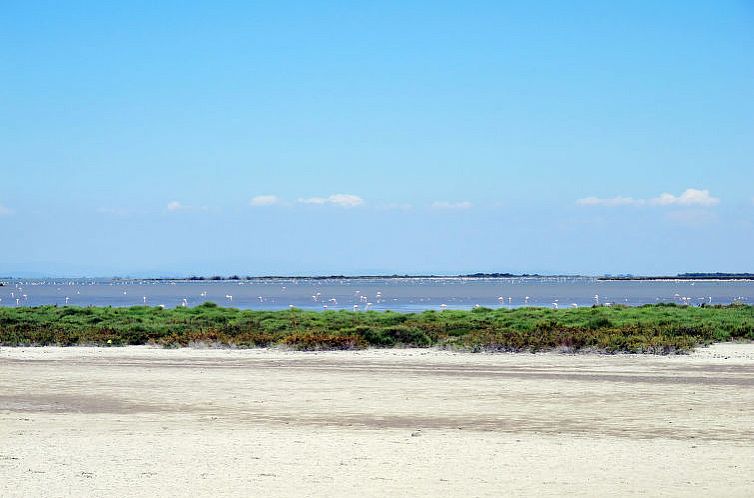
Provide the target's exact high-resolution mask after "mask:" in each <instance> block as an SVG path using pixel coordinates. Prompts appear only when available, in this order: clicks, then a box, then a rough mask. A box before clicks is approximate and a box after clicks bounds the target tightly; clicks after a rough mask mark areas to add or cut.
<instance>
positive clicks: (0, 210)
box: [0, 204, 14, 216]
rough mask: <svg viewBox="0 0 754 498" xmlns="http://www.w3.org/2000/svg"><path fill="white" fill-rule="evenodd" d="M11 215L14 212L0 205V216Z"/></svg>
mask: <svg viewBox="0 0 754 498" xmlns="http://www.w3.org/2000/svg"><path fill="white" fill-rule="evenodd" d="M13 213H14V211H13V210H12V209H11V208H9V207H8V206H5V205H3V204H0V216H10V215H12V214H13Z"/></svg>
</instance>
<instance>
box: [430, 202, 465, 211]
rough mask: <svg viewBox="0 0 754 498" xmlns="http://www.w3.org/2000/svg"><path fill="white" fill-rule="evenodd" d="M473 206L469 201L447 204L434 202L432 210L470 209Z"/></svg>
mask: <svg viewBox="0 0 754 498" xmlns="http://www.w3.org/2000/svg"><path fill="white" fill-rule="evenodd" d="M473 206H474V205H473V204H472V203H471V202H469V201H459V202H449V201H435V202H433V203H432V209H457V210H460V209H471V208H472V207H473Z"/></svg>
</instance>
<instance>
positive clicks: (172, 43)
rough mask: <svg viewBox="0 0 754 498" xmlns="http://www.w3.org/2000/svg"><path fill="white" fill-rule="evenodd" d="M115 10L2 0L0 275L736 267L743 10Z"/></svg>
mask: <svg viewBox="0 0 754 498" xmlns="http://www.w3.org/2000/svg"><path fill="white" fill-rule="evenodd" d="M155 3H158V4H159V5H155ZM106 4H107V3H106V2H105V3H102V2H100V3H94V2H35V1H24V2H15V1H11V2H5V3H4V7H3V16H2V17H1V18H0V115H1V116H2V118H3V119H2V120H0V151H2V154H0V275H3V274H11V275H12V274H17V273H31V272H37V273H44V274H54V275H111V274H118V275H125V274H131V275H137V274H138V275H148V274H154V275H168V274H171V275H172V274H214V273H219V274H228V273H240V274H323V273H326V274H329V273H343V274H355V273H365V272H366V273H371V272H379V273H383V272H384V273H393V272H397V273H426V272H433V273H459V272H475V271H501V272H505V271H510V272H563V273H587V274H601V273H676V272H682V271H754V268H753V267H752V265H753V264H754V263H753V261H754V260H752V257H751V247H752V246H754V164H753V161H754V56H753V55H752V54H754V6H753V5H752V3H751V2H747V1H721V2H706V1H705V2H701V1H698V2H696V1H683V2H680V1H678V2H673V1H667V2H649V1H646V2H641V1H639V2H623V3H622V4H621V5H618V3H617V2H598V1H594V2H586V1H577V2H565V1H563V2H553V1H543V2H538V3H536V4H535V3H532V2H473V1H472V2H424V1H416V2H313V1H310V2H286V1H276V2H202V3H200V2H138V1H133V2H122V4H121V5H119V6H112V5H106Z"/></svg>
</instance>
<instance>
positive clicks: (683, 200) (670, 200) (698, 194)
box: [576, 188, 720, 207]
mask: <svg viewBox="0 0 754 498" xmlns="http://www.w3.org/2000/svg"><path fill="white" fill-rule="evenodd" d="M719 203H720V199H719V198H717V197H713V196H712V195H710V193H709V190H706V189H704V190H699V189H695V188H688V189H686V190H684V191H683V193H682V194H681V195H678V196H676V195H673V194H669V193H667V192H665V193H662V194H660V195H658V196H657V197H652V198H651V199H636V198H633V197H623V196H618V197H584V198H583V199H578V200H577V201H576V204H578V205H580V206H606V207H619V206H646V205H650V206H702V207H709V206H714V205H716V204H719Z"/></svg>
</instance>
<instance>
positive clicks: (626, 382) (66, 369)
mask: <svg viewBox="0 0 754 498" xmlns="http://www.w3.org/2000/svg"><path fill="white" fill-rule="evenodd" d="M566 494H568V495H583V496H606V495H648V496H754V345H752V344H720V345H716V346H713V347H711V348H706V349H702V350H699V351H698V352H696V353H694V354H692V355H688V356H670V357H657V356H632V355H616V356H602V355H563V354H554V353H548V354H537V355H532V354H495V355H491V354H461V353H450V352H444V351H434V350H416V349H410V350H369V351H361V352H326V353H297V352H285V351H275V350H272V351H271V350H211V349H207V350H201V349H180V350H163V349H154V348H147V347H128V348H101V349H97V348H2V349H0V496H226V495H228V496H230V495H233V496H396V495H403V496H405V495H412V496H414V495H417V496H503V495H506V496H510V495H521V496H524V495H526V496H534V495H536V496H542V495H545V496H559V495H566Z"/></svg>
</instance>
